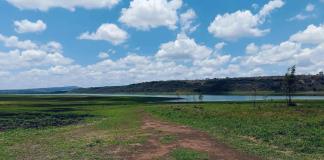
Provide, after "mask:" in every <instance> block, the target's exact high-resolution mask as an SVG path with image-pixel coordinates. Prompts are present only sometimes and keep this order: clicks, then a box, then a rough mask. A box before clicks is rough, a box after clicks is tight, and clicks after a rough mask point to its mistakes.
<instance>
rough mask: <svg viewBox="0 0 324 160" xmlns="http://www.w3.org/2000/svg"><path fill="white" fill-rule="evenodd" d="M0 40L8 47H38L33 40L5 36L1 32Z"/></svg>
mask: <svg viewBox="0 0 324 160" xmlns="http://www.w3.org/2000/svg"><path fill="white" fill-rule="evenodd" d="M0 42H3V43H4V46H6V47H9V48H18V49H34V48H37V47H38V46H37V45H36V44H35V43H34V42H32V41H30V40H25V41H20V40H19V38H18V37H16V36H10V37H7V36H4V35H2V34H0Z"/></svg>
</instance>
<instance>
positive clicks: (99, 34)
mask: <svg viewBox="0 0 324 160" xmlns="http://www.w3.org/2000/svg"><path fill="white" fill-rule="evenodd" d="M127 38H128V33H127V32H126V31H124V30H122V29H121V28H119V27H118V26H117V25H115V24H112V23H106V24H102V25H101V26H100V27H99V28H98V29H97V31H96V32H94V33H89V32H85V33H82V34H81V35H80V36H79V39H82V40H103V41H108V42H111V43H112V44H113V45H118V44H121V43H124V42H125V41H126V40H127Z"/></svg>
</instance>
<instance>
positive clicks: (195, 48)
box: [156, 34, 212, 61]
mask: <svg viewBox="0 0 324 160" xmlns="http://www.w3.org/2000/svg"><path fill="white" fill-rule="evenodd" d="M211 53H212V50H211V49H210V48H208V47H206V46H203V45H199V44H197V43H196V42H195V40H194V39H191V38H189V37H188V36H186V35H185V34H178V36H177V39H176V40H175V41H171V42H168V43H164V44H162V45H161V46H160V50H159V51H158V52H157V54H156V57H157V58H160V59H168V60H179V59H180V60H190V61H194V60H199V59H205V58H207V57H208V56H210V55H211Z"/></svg>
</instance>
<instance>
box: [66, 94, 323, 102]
mask: <svg viewBox="0 0 324 160" xmlns="http://www.w3.org/2000/svg"><path fill="white" fill-rule="evenodd" d="M69 95H92V96H130V97H170V98H181V99H176V100H170V101H168V102H221V101H234V102H235V101H252V100H253V99H254V98H255V99H256V100H284V99H286V96H256V97H254V96H243V95H202V97H200V98H199V95H180V96H177V95H165V94H163V95H156V94H69ZM293 99H299V100H324V96H294V97H293Z"/></svg>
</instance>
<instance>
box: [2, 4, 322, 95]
mask: <svg viewBox="0 0 324 160" xmlns="http://www.w3.org/2000/svg"><path fill="white" fill-rule="evenodd" d="M323 13H324V1H323V0H299V1H298V2H296V1H294V0H270V1H269V0H251V1H236V0H217V1H212V0H209V1H197V0H97V1H92V0H89V1H87V0H85V1H83V2H79V1H77V0H71V1H68V2H61V1H55V0H48V1H43V0H3V1H0V22H1V23H0V80H1V81H0V89H14V88H34V87H53V86H67V85H77V86H82V87H89V86H106V85H124V84H130V83H137V82H143V81H152V80H170V79H204V78H215V77H237V76H264V75H278V74H283V73H284V72H285V71H286V68H287V67H288V66H290V65H294V64H296V65H297V70H298V73H300V74H315V73H317V72H319V71H321V70H323V69H324V67H323V66H324V65H323V63H322V62H324V55H323V53H324V52H322V51H323V50H324V49H323V48H324V38H323V37H324V36H323V37H322V38H321V35H324V25H323V20H324V14H323Z"/></svg>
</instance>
